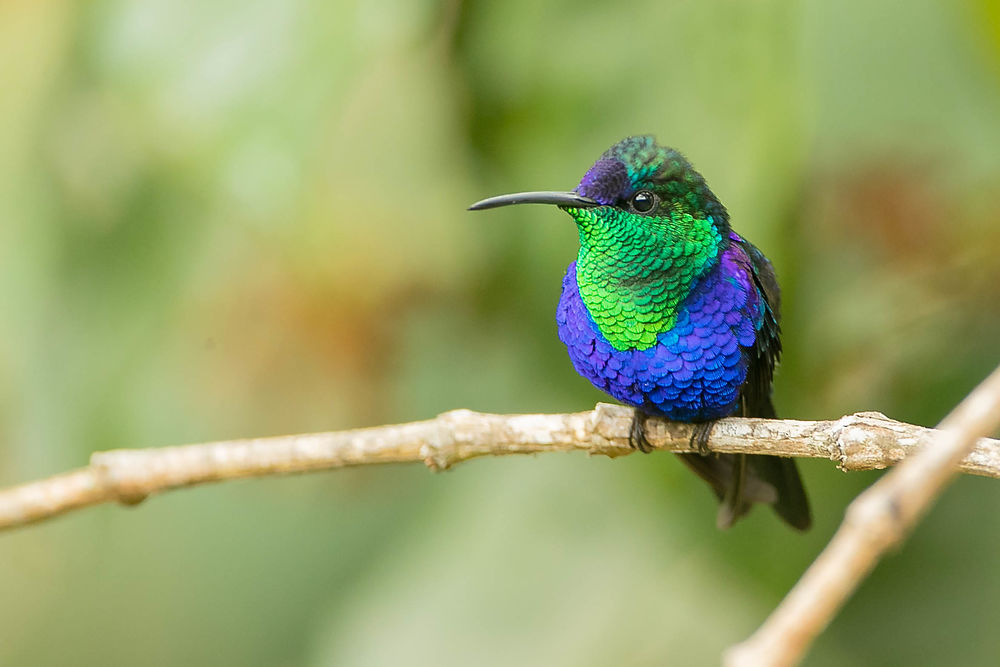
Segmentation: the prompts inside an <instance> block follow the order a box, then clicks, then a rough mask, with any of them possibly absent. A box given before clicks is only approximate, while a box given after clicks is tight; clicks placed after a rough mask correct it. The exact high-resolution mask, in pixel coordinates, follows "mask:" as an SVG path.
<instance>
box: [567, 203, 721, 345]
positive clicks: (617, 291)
mask: <svg viewBox="0 0 1000 667" xmlns="http://www.w3.org/2000/svg"><path fill="white" fill-rule="evenodd" d="M566 210H567V212H568V213H569V214H570V215H572V216H573V218H574V219H576V222H577V227H578V228H579V231H580V254H579V256H578V257H577V262H576V280H577V285H578V286H579V288H580V296H581V298H582V299H583V303H584V305H586V306H587V310H588V311H590V316H591V317H592V318H594V322H595V323H596V324H597V327H598V328H599V329H600V331H601V333H602V334H604V337H605V338H607V339H608V342H610V343H611V345H612V346H614V347H615V349H618V350H634V349H639V350H645V349H647V348H650V347H652V346H653V345H655V344H656V339H657V336H658V335H659V334H661V333H664V332H667V331H670V329H672V328H673V326H674V323H675V322H676V320H677V312H678V309H679V306H680V304H681V301H683V300H684V298H685V297H686V296H687V295H688V293H689V292H690V291H691V287H692V286H693V284H694V282H695V280H696V279H697V278H698V277H699V276H701V275H702V273H704V272H705V271H706V270H707V269H709V268H711V266H713V265H714V263H715V262H716V260H717V258H718V255H719V248H720V246H721V236H720V235H719V231H718V229H717V228H716V226H715V224H713V220H712V217H711V216H694V215H691V214H690V213H687V212H682V211H676V210H675V211H674V212H673V213H672V214H671V215H669V216H668V217H659V218H650V217H644V216H639V215H635V214H632V213H628V212H626V211H622V210H620V209H617V208H613V207H610V206H601V207H598V208H586V209H577V208H568V209H566Z"/></svg>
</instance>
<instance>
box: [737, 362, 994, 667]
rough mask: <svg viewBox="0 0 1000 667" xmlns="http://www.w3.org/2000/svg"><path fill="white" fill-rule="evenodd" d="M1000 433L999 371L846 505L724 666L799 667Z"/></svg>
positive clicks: (991, 375)
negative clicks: (886, 558)
mask: <svg viewBox="0 0 1000 667" xmlns="http://www.w3.org/2000/svg"><path fill="white" fill-rule="evenodd" d="M998 426H1000V367H998V368H997V369H996V370H994V371H993V373H992V374H990V376H989V377H988V378H986V379H985V380H984V381H983V382H982V383H981V384H980V385H979V386H978V387H976V389H975V390H973V392H972V393H971V394H969V395H968V396H967V397H966V398H965V400H963V401H962V402H961V403H959V405H958V407H956V408H955V409H954V410H953V411H952V412H951V413H950V414H949V415H948V416H947V417H945V419H944V421H942V422H941V424H940V425H939V427H938V428H939V429H940V430H938V431H936V432H934V433H933V434H926V435H927V437H928V440H927V446H926V447H922V448H921V450H920V451H919V452H917V453H916V454H915V455H914V456H913V457H912V458H910V459H909V460H907V461H905V462H904V463H903V464H902V465H900V466H899V467H898V468H896V469H895V470H893V471H892V472H890V473H889V474H887V475H885V476H884V477H882V478H881V479H880V480H879V481H878V482H876V483H875V484H873V485H872V486H871V487H869V488H868V490H866V491H865V492H864V493H862V494H861V495H859V496H858V497H857V498H855V499H854V501H853V502H852V503H851V504H850V505H849V506H848V508H847V512H846V514H845V517H844V521H843V523H842V524H841V525H840V528H839V529H838V530H837V532H836V533H835V534H834V536H833V539H831V540H830V543H829V544H828V545H827V546H826V548H825V549H824V550H823V552H822V553H821V554H820V555H819V557H818V558H817V559H816V560H815V561H814V562H813V563H812V565H810V566H809V569H808V570H806V572H805V574H803V575H802V578H801V579H799V581H798V583H797V584H795V586H794V588H792V590H791V591H790V592H789V593H788V595H787V596H786V597H785V599H784V600H783V601H782V602H781V604H780V605H778V608H777V609H775V610H774V611H773V612H772V613H771V615H770V616H769V617H768V619H767V620H766V621H765V622H764V624H763V625H762V626H761V627H760V629H758V630H757V632H756V633H754V634H753V635H752V636H751V637H750V638H749V639H747V640H746V641H744V642H743V643H741V644H737V645H736V646H734V647H732V648H731V649H730V650H729V651H728V652H727V653H726V655H725V658H724V663H725V665H726V667H762V666H768V667H783V666H785V665H795V664H798V663H799V661H801V659H802V657H803V656H804V655H805V653H806V651H807V650H808V648H809V646H810V645H811V644H812V642H813V640H814V639H815V638H816V636H817V635H819V633H820V632H822V631H823V630H824V629H825V628H826V626H827V625H828V624H829V623H830V620H831V619H832V618H833V617H834V615H836V613H837V612H838V611H839V610H840V608H841V607H842V606H843V604H844V602H846V601H847V599H848V598H849V597H850V596H851V594H852V593H853V592H854V590H855V589H856V588H857V587H858V585H859V584H860V583H861V581H862V580H864V578H865V577H867V576H868V574H869V573H870V572H871V571H872V570H873V569H874V568H875V565H876V564H877V563H878V561H879V559H880V558H881V557H882V556H883V555H884V554H885V553H886V552H887V551H889V550H890V549H892V548H894V547H896V546H898V545H899V544H901V543H902V542H903V540H904V539H905V538H906V536H907V535H908V534H909V532H910V530H911V529H912V528H913V526H914V525H916V523H917V522H918V521H919V520H920V518H921V517H922V516H923V515H924V514H925V513H926V512H927V510H928V509H929V508H930V506H931V505H932V504H933V502H934V500H935V499H936V498H937V496H938V494H939V493H940V492H941V490H942V489H943V488H944V487H945V485H946V484H947V483H948V482H949V481H950V480H951V479H952V477H954V476H955V474H956V473H957V472H958V471H959V470H963V471H968V470H967V468H966V465H967V463H968V461H969V456H970V455H969V452H970V451H973V452H974V451H975V450H976V449H979V448H981V446H982V441H979V442H978V443H977V438H979V437H980V436H982V435H984V434H986V433H990V432H992V431H993V430H995V429H996V428H997V427H998Z"/></svg>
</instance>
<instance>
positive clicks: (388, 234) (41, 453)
mask: <svg viewBox="0 0 1000 667" xmlns="http://www.w3.org/2000/svg"><path fill="white" fill-rule="evenodd" d="M0 83H2V84H3V93H2V94H0V299H2V304H3V310H2V315H0V438H2V439H0V482H2V483H4V484H13V483H16V482H20V481H25V480H28V479H32V478H35V477H39V476H44V475H48V474H52V473H55V472H58V471H61V470H64V469H67V468H70V467H73V466H77V465H81V464H82V463H83V462H85V461H86V458H87V456H88V455H89V453H90V452H92V451H95V450H99V449H110V448H118V447H134V446H160V445H168V444H178V443H182V442H195V441H208V440H214V439H223V438H233V437H242V436H254V435H267V434H277V433H286V432H305V431H310V430H327V429H340V428H350V427H357V426H365V425H373V424H379V423H390V422H396V421H403V420H410V419H420V418H426V417H429V416H432V415H434V414H436V413H438V412H441V411H444V410H448V409H451V408H455V407H468V408H474V409H481V410H489V411H497V412H504V411H566V410H577V409H585V408H587V407H589V406H591V405H592V404H593V403H594V402H595V401H597V400H601V396H600V395H599V394H598V393H597V392H596V391H595V390H592V389H591V388H590V387H589V386H588V385H587V384H586V383H585V382H584V381H583V380H580V379H579V378H578V377H577V376H576V375H575V374H574V373H573V372H572V369H571V368H570V365H569V362H568V360H567V358H566V355H565V351H564V350H563V349H562V348H561V345H560V344H559V342H558V341H557V339H556V336H555V330H554V329H555V327H554V322H553V314H554V309H555V302H556V299H557V297H558V290H559V286H560V279H561V275H562V272H563V270H564V268H565V265H566V264H567V263H568V262H569V261H570V260H571V259H572V257H573V256H574V254H575V252H576V240H575V231H574V229H573V227H572V225H571V223H570V221H569V219H568V218H566V217H565V216H562V215H561V214H559V213H558V212H556V211H552V210H544V209H539V208H526V209H520V210H516V211H515V210H505V211H497V212H493V213H490V214H489V215H482V214H480V215H476V216H472V215H470V214H467V213H466V212H465V211H464V206H465V205H467V204H468V203H469V202H471V201H474V200H475V199H478V198H481V197H483V196H486V195H491V194H496V193H499V192H505V191H512V190H518V189H534V188H564V187H570V186H572V185H573V184H574V183H575V182H576V181H577V180H578V179H579V177H580V176H581V175H582V173H583V172H584V170H585V169H586V167H587V166H588V165H589V164H590V163H591V162H592V161H593V159H595V158H596V157H597V156H598V155H599V154H600V153H601V152H602V151H603V150H604V149H605V148H606V147H607V146H609V145H610V144H612V143H613V142H614V141H616V140H617V139H619V138H621V137H623V136H625V135H628V134H635V133H641V132H652V133H655V134H657V135H658V136H659V138H660V139H661V140H662V141H663V142H665V143H668V144H670V145H674V146H676V147H678V148H680V149H681V150H682V151H684V152H685V153H686V154H687V155H688V156H689V157H690V158H691V159H692V160H693V161H694V163H695V164H696V165H697V166H698V167H699V168H700V169H701V170H702V171H703V173H704V174H705V175H706V176H707V178H708V180H709V182H710V183H711V184H712V186H713V188H714V189H715V191H716V192H717V193H718V194H719V195H720V197H721V198H722V199H723V201H724V202H725V203H726V204H727V206H728V207H729V209H730V211H731V213H732V216H733V221H734V226H735V227H736V228H737V229H738V230H739V231H740V232H741V233H743V234H744V235H746V236H747V237H749V238H750V239H752V240H753V241H754V242H755V243H757V244H758V245H759V246H760V247H761V248H762V249H764V250H765V251H766V252H767V254H768V255H769V256H770V257H771V258H772V259H773V261H774V263H775V265H776V268H777V270H778V274H779V277H780V279H781V281H782V284H783V286H784V291H785V302H784V311H785V321H784V330H785V351H786V354H785V358H784V361H783V364H782V366H781V369H780V371H779V374H778V378H777V389H776V399H777V401H776V402H777V404H778V407H779V411H780V412H781V413H782V414H783V415H786V416H790V417H800V418H828V417H836V416H839V415H841V414H844V413H847V412H852V411H858V410H880V411H883V412H885V413H887V414H889V415H891V416H893V417H897V418H900V419H904V420H908V421H913V422H917V423H922V424H932V423H934V422H935V421H937V420H938V419H939V418H940V417H941V416H942V415H943V414H944V413H945V412H946V411H947V410H948V408H949V407H950V406H952V405H953V404H954V403H955V402H957V400H959V399H960V398H961V397H962V396H963V395H964V394H965V392H967V391H968V389H969V388H970V387H971V386H972V385H974V384H975V383H976V382H977V381H978V380H979V379H981V378H982V377H983V376H984V375H985V374H986V373H987V372H988V371H989V370H990V369H991V368H992V367H993V365H994V364H995V363H996V362H997V360H998V357H1000V355H998V354H997V350H998V348H997V340H998V335H997V332H998V331H1000V261H998V259H997V257H998V254H997V248H998V247H1000V225H998V224H997V222H998V216H1000V153H998V151H997V147H998V146H1000V122H998V119H1000V13H998V11H997V9H996V5H995V3H992V2H989V0H979V1H971V0H970V1H968V2H959V3H946V2H925V1H917V2H902V1H901V0H896V1H895V2H879V3H872V2H858V1H857V0H851V1H847V2H836V3H832V2H819V1H816V0H811V1H809V2H802V3H784V2H777V1H765V2H754V3H747V2H739V1H737V0H728V1H722V0H716V1H712V2H707V1H702V2H668V3H660V2H653V1H651V0H650V1H647V2H636V3H632V4H631V5H629V6H627V7H626V6H625V5H620V4H613V3H607V4H600V3H581V2H570V1H569V0H561V1H558V2H538V1H537V0H535V1H529V0H509V1H508V2H503V3H499V2H498V3H487V2H465V3H458V2H430V1H425V2H417V1H415V0H408V1H404V0H375V1H371V2H367V1H366V2H357V3H351V2H320V1H318V0H244V1H243V2H233V1H231V0H214V1H212V2H192V1H190V0H182V1H175V2H166V1H165V0H132V1H128V2H126V1H124V0H118V1H108V0H102V1H99V2H92V3H72V2H64V1H62V2H61V1H57V0H7V1H6V2H0ZM802 468H803V470H804V475H805V479H806V482H807V484H808V486H809V488H810V490H811V494H812V499H813V503H814V507H815V512H816V526H815V528H814V529H813V530H812V532H810V533H809V534H807V535H805V536H799V535H793V534H791V533H790V532H789V531H787V530H786V529H785V528H784V527H783V526H781V525H779V523H778V522H777V521H776V520H775V519H774V518H773V517H772V516H770V515H769V514H768V513H767V512H764V511H758V512H757V513H755V515H754V516H752V517H751V518H750V519H749V520H747V521H745V522H744V523H741V524H740V525H738V526H737V527H736V528H734V529H733V530H732V531H730V532H729V533H718V532H716V531H715V529H714V526H713V524H714V511H715V507H714V502H713V501H712V500H711V498H710V495H709V493H708V492H707V490H706V489H705V488H704V487H703V486H702V485H701V484H700V482H698V481H697V480H696V479H694V478H693V477H692V476H690V475H688V474H687V473H686V471H683V470H681V469H680V466H678V465H677V463H676V462H675V461H674V460H672V459H671V457H669V456H665V455H654V456H649V457H640V456H632V457H628V458H626V459H622V460H618V461H613V462H612V461H605V460H599V459H593V460H587V459H583V458H579V457H559V456H553V457H538V458H536V459H530V460H496V461H477V462H475V463H471V464H468V465H465V466H462V467H461V468H459V469H458V470H456V471H454V472H452V473H448V474H444V475H430V474H429V473H428V472H427V471H425V470H423V469H420V468H419V467H412V468H382V469H371V470H356V471H343V472H338V473H335V474H330V475H316V476H310V477H299V478H293V479H282V480H268V481H252V482H251V481H248V482H240V483H228V484H225V485H223V486H219V487H208V488H199V489H194V490H190V491H184V492H179V493H175V494H170V495H168V496H164V497H162V498H154V499H152V500H151V501H150V502H148V503H146V504H144V505H143V506H141V507H140V508H138V509H136V510H125V509H121V508H117V507H103V508H97V509H92V510H88V511H86V512H82V513H80V514H75V515H73V516H71V517H66V518H63V519H60V520H57V521H53V522H51V523H47V524H44V525H40V526H36V527H32V528H28V529H24V530H20V531H17V532H13V533H9V534H4V535H0V564H2V567H0V599H2V600H3V604H2V605H0V627H2V628H3V631H2V641H0V663H2V664H11V665H46V664H51V665H63V664H76V665H88V664H93V665H115V664H123V665H124V664H143V665H177V664H192V665H201V664H204V665H300V664H301V665H338V666H340V665H350V666H353V665H396V664H406V665H423V664H426V665H468V664H475V665H515V664H529V665H556V666H557V665H567V666H569V665H573V666H579V665H594V666H602V665H618V664H620V665H647V664H648V665H652V664H679V665H680V664H684V665H688V664H714V663H715V662H717V656H718V654H719V652H720V651H721V650H722V648H723V647H725V646H727V645H729V644H731V643H733V642H735V641H737V640H739V639H740V638H742V637H743V636H745V635H746V634H747V633H748V632H750V631H751V630H752V629H753V628H754V627H755V626H756V624H757V623H758V622H759V621H760V620H761V619H762V618H763V616H764V614H766V612H767V611H768V610H769V609H770V608H771V607H772V606H773V605H774V604H775V603H776V602H777V600H778V599H779V597H780V596H781V594H782V593H783V592H784V591H785V590H786V589H787V587H788V586H789V585H791V583H792V582H793V581H794V580H795V579H796V577H797V575H798V574H799V573H800V572H801V570H802V569H803V567H804V566H805V565H806V564H807V563H808V562H810V560H811V559H812V558H813V557H814V556H815V554H816V553H817V551H818V550H819V549H820V548H821V546H822V545H823V544H824V543H825V541H826V539H827V538H828V537H829V535H830V533H831V531H832V530H833V529H834V528H835V526H836V524H837V522H838V521H839V518H840V516H841V515H842V511H843V507H844V505H845V504H846V503H847V502H848V501H849V499H850V498H851V497H852V496H853V495H855V494H856V493H857V492H858V491H859V490H861V489H862V488H864V487H865V486H866V485H868V484H869V483H871V482H872V481H873V480H874V479H875V478H876V477H877V475H875V474H852V475H849V476H848V475H844V474H842V473H839V472H837V471H836V470H834V469H833V467H832V466H831V465H830V464H828V463H826V462H805V463H803V464H802ZM998 511H1000V485H998V484H997V483H996V482H995V481H987V480H982V479H971V478H966V479H962V480H960V481H959V482H958V483H957V484H956V485H955V486H954V488H952V489H950V490H949V491H948V492H947V494H946V495H945V496H944V498H943V499H942V501H941V503H940V505H939V506H938V507H937V508H936V509H935V510H934V512H933V513H932V514H931V515H930V516H929V517H928V518H927V520H926V521H925V522H924V524H923V525H922V526H921V527H920V528H919V529H918V530H917V532H916V533H915V535H914V536H913V538H912V540H911V541H910V543H909V544H908V545H907V547H906V548H905V549H904V550H903V551H902V552H901V553H900V554H899V555H897V556H895V557H893V558H891V559H889V560H888V561H887V562H885V563H884V564H883V565H882V566H880V568H879V569H878V570H877V571H876V573H875V574H874V576H873V577H872V579H871V580H870V581H869V582H867V583H866V584H865V586H864V588H863V589H862V590H861V592H860V593H859V594H858V595H857V596H856V597H855V598H854V599H853V601H852V602H851V603H850V605H849V606H848V608H847V609H846V610H845V612H844V613H843V614H842V615H841V616H840V617H839V618H838V619H837V621H836V622H835V623H834V625H833V626H832V627H831V628H830V630H829V631H828V632H827V634H826V635H824V637H823V638H822V639H821V641H820V642H819V644H818V645H817V647H816V648H815V650H814V651H813V653H812V654H811V656H810V659H809V664H812V665H843V664H865V665H899V664H907V665H917V664H963V665H971V664H982V665H987V664H995V660H996V656H997V655H998V654H1000V635H998V634H997V633H996V632H995V628H996V626H997V623H998V622H1000V608H998V605H997V600H998V599H1000V577H997V576H996V568H995V563H994V561H995V558H994V556H993V555H994V554H996V553H998V552H1000V533H998V531H997V523H996V516H997V514H998Z"/></svg>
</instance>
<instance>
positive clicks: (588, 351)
mask: <svg viewBox="0 0 1000 667" xmlns="http://www.w3.org/2000/svg"><path fill="white" fill-rule="evenodd" d="M511 204H554V205H556V206H558V207H559V208H561V209H562V210H564V211H566V212H567V213H569V214H570V215H571V216H572V217H573V219H574V220H575V221H576V226H577V229H578V231H579V234H580V253H579V255H578V256H577V259H576V261H575V262H573V263H572V264H570V265H569V268H568V269H567V271H566V276H565V278H564V279H563V286H562V296H561V297H560V299H559V307H558V311H557V314H556V322H557V324H558V329H559V338H560V340H562V342H563V343H565V344H566V347H567V348H568V350H569V356H570V359H571V360H572V362H573V366H574V367H575V368H576V370H577V372H578V373H579V374H580V375H582V376H583V377H585V378H586V379H588V380H590V382H591V383H593V385H594V386H595V387H597V388H598V389H600V390H602V391H604V392H607V393H608V394H610V395H611V396H613V397H614V398H616V399H617V400H619V401H621V402H623V403H626V404H628V405H631V406H634V407H635V408H636V409H637V410H636V417H635V419H634V420H633V423H632V433H631V438H630V442H631V444H632V446H633V447H637V448H639V449H641V450H642V451H649V450H650V449H651V448H650V446H649V443H648V442H647V440H646V436H645V422H646V418H647V417H648V416H650V415H655V416H660V417H665V418H667V419H671V420H675V421H681V422H692V423H696V424H698V426H697V427H696V429H695V436H694V437H693V438H692V443H696V444H697V445H698V448H699V450H700V452H701V453H699V454H678V456H680V458H681V460H682V461H683V462H684V463H686V464H687V465H688V466H689V467H690V468H692V469H693V470H694V471H695V472H696V473H698V475H700V476H701V477H702V478H703V479H704V480H705V481H707V482H708V483H709V485H710V486H711V487H712V490H713V491H714V492H715V494H716V495H717V496H718V498H719V500H720V502H721V505H720V507H719V513H718V521H717V523H718V525H719V526H720V527H723V528H725V527H728V526H730V525H732V523H733V522H734V521H736V520H737V519H739V518H740V517H741V516H743V515H745V514H746V513H747V512H748V511H749V510H750V508H751V506H752V504H753V503H768V504H771V505H772V506H773V507H774V510H775V511H776V512H777V513H778V515H779V516H780V517H781V518H782V519H784V520H785V521H786V522H788V524H790V525H791V526H793V527H795V528H798V529H800V530H805V529H806V528H808V527H809V525H810V523H811V518H810V513H809V503H808V501H807V500H806V495H805V490H804V489H803V487H802V481H801V479H800V478H799V474H798V471H797V469H796V467H795V462H794V461H793V460H792V459H788V458H779V457H775V456H756V455H754V456H751V455H743V454H711V453H710V452H709V450H708V448H707V441H708V435H709V433H710V431H711V428H712V423H713V421H714V420H717V419H721V418H722V417H728V416H731V415H739V416H746V417H774V416H775V412H774V407H773V405H772V403H771V378H772V375H773V372H774V366H775V363H776V362H777V360H778V357H779V355H780V353H781V341H780V338H779V334H780V328H779V325H778V319H779V299H780V295H779V290H778V282H777V280H776V279H775V276H774V269H773V268H772V267H771V263H770V262H769V261H768V259H767V258H766V257H765V256H764V255H763V253H761V252H760V250H758V249H757V248H756V247H754V246H753V245H752V244H751V243H750V242H749V241H747V240H746V239H744V238H743V237H741V236H740V235H739V234H737V233H736V232H734V231H733V230H732V229H731V228H730V226H729V214H728V213H727V212H726V209H725V207H724V206H723V205H722V204H721V203H720V202H719V199H718V197H716V196H715V195H714V194H713V193H712V191H711V190H710V189H709V188H708V185H707V184H706V183H705V179H704V178H703V177H702V176H701V174H699V173H698V172H697V171H695V170H694V167H692V166H691V164H690V163H689V162H688V161H687V160H686V159H685V158H684V156H682V155H681V154H680V153H678V152H677V151H675V150H673V149H671V148H665V147H662V146H660V145H658V144H657V143H656V141H655V139H654V138H653V137H651V136H639V137H629V138H627V139H624V140H622V141H620V142H618V143H617V144H615V145H614V146H612V147H611V148H610V149H608V151H607V152H605V153H604V155H602V156H601V157H600V159H599V160H597V162H595V163H594V165H593V166H592V167H591V168H590V169H589V170H588V171H587V173H586V174H585V175H584V177H583V180H581V181H580V184H579V185H578V186H577V187H576V189H575V190H574V191H572V192H523V193H519V194H512V195H501V196H499V197H492V198H490V199H484V200H483V201H480V202H477V203H476V204H473V205H472V206H471V207H469V208H470V210H481V209H488V208H494V207H498V206H508V205H511Z"/></svg>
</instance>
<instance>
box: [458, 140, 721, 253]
mask: <svg viewBox="0 0 1000 667" xmlns="http://www.w3.org/2000/svg"><path fill="white" fill-rule="evenodd" d="M512 204H555V205H556V206H559V207H560V208H561V209H563V210H565V211H566V212H567V213H569V214H570V215H571V216H573V218H574V219H575V220H576V222H577V225H578V226H579V228H580V242H581V243H582V244H583V245H584V246H585V247H588V246H589V247H594V248H597V247H603V246H606V245H608V244H612V245H617V243H615V241H622V240H626V239H628V238H631V239H632V240H634V241H635V242H636V243H639V244H644V241H650V240H655V239H658V240H660V241H661V242H662V241H666V243H667V245H673V241H682V242H683V241H685V240H695V239H696V238H697V239H701V238H702V237H703V235H704V232H705V231H706V228H707V227H706V226H708V227H711V228H713V230H714V232H715V233H714V234H712V235H713V236H717V237H718V239H719V240H720V241H722V240H723V239H726V238H727V237H728V232H729V219H728V215H727V213H726V210H725V208H724V207H723V206H722V204H721V203H719V200H718V199H717V198H716V196H715V195H714V194H713V193H712V191H711V190H710V189H709V188H708V185H707V184H706V183H705V179H704V178H702V176H701V174H699V173H698V172H697V171H695V169H694V167H692V166H691V163H690V162H688V161H687V159H685V158H684V156H683V155H681V154H680V153H678V152H677V151H675V150H674V149H672V148H665V147H663V146H660V145H659V144H657V143H656V140H655V139H654V138H653V137H651V136H648V135H647V136H637V137H628V138H627V139H623V140H622V141H619V142H618V143H617V144H615V145H614V146H612V147H611V148H609V149H608V150H607V151H605V153H604V154H603V155H602V156H601V157H600V158H599V159H598V160H597V162H595V163H594V164H593V166H591V167H590V169H588V170H587V173H586V174H584V176H583V179H582V180H581V181H580V184H579V185H577V186H576V189H575V190H573V191H570V192H551V191H545V192H520V193H517V194H512V195H500V196H499V197H491V198H489V199H484V200H483V201H480V202H477V203H475V204H473V205H472V206H470V207H469V209H470V210H482V209H487V208H495V207H498V206H509V205H512Z"/></svg>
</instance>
